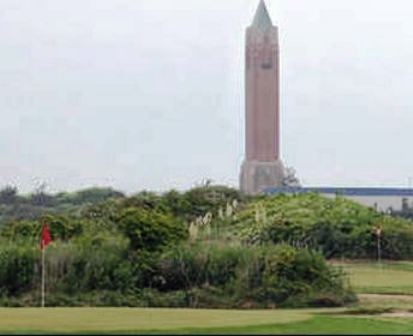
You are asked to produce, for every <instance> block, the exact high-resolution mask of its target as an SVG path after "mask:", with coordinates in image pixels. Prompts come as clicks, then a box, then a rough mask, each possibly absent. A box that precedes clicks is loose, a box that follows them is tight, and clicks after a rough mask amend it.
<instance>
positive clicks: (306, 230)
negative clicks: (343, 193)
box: [0, 185, 413, 309]
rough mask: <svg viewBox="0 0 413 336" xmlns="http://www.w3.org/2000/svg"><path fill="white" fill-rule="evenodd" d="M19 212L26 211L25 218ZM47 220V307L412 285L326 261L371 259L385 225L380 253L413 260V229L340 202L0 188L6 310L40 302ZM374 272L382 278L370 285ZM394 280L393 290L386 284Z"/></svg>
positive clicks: (406, 275) (215, 304)
mask: <svg viewBox="0 0 413 336" xmlns="http://www.w3.org/2000/svg"><path fill="white" fill-rule="evenodd" d="M23 205H24V206H26V207H28V208H26V210H28V211H27V212H22V213H20V212H19V211H18V209H19V208H20V207H22V206H23ZM2 209H3V210H4V209H5V210H4V211H3V210H2ZM33 209H34V210H33ZM29 210H30V211H29ZM14 211H16V212H17V214H18V215H16V216H14V215H13V213H14ZM33 218H34V219H33ZM42 223H47V224H48V225H49V227H50V230H51V234H52V239H53V243H52V244H51V245H50V246H49V247H48V248H47V269H46V271H47V272H46V274H47V278H46V283H47V305H48V306H55V307H79V306H96V307H106V306H112V307H125V306H129V307H165V308H169V307H179V308H186V307H189V308H225V309H232V308H243V309H249V308H255V309H262V308H275V307H276V308H292V307H294V308H296V307H340V306H345V305H348V304H351V303H353V302H355V301H356V296H355V295H354V293H353V291H352V289H351V287H350V284H349V281H348V279H347V276H345V273H346V272H347V273H349V274H350V278H351V281H352V282H353V284H354V287H355V289H356V290H357V291H358V292H363V293H410V290H411V285H410V267H411V265H410V264H408V263H404V264H401V263H400V264H397V265H396V264H392V266H391V267H392V268H391V270H390V271H389V273H388V275H387V273H386V275H384V274H383V275H380V274H378V275H377V273H374V270H371V269H369V268H367V267H365V268H363V269H360V270H356V271H355V272H353V270H354V267H358V266H351V267H347V266H346V265H344V267H341V268H340V267H336V266H332V265H329V264H328V263H327V262H326V261H325V257H326V258H343V257H347V258H360V257H363V258H373V259H374V258H375V257H376V251H377V248H376V237H375V236H374V228H375V227H376V226H380V227H382V228H383V236H382V249H383V251H382V256H383V257H384V258H387V259H400V258H406V259H407V258H410V257H411V256H412V254H413V244H412V243H413V225H412V222H410V221H408V220H404V219H400V218H393V217H390V216H386V215H382V214H380V213H377V212H375V211H374V210H372V209H368V208H365V207H362V206H360V205H358V204H355V203H353V202H350V201H347V200H345V199H342V198H340V197H337V198H335V199H326V198H323V197H321V196H318V195H314V194H305V195H296V196H285V195H280V196H277V197H255V198H245V197H243V196H242V195H240V194H239V193H238V191H236V190H233V189H231V188H226V187H222V186H210V185H207V186H204V187H197V188H194V189H192V190H189V191H187V192H185V193H180V192H177V191H170V192H167V193H164V194H155V193H151V192H141V193H139V194H136V195H133V196H130V197H127V196H126V195H123V194H122V193H119V192H117V191H114V190H111V189H96V188H95V189H89V190H84V191H80V192H76V193H72V194H69V193H64V194H58V195H48V194H46V193H45V192H44V191H38V192H36V193H35V194H34V195H28V196H20V195H18V194H17V191H16V190H14V189H12V188H6V189H4V190H3V191H0V305H3V306H11V307H16V306H23V307H28V306H37V305H38V304H39V301H40V300H39V285H40V275H41V265H40V259H41V258H40V250H39V247H38V243H39V234H40V229H41V225H42ZM386 265H387V264H386ZM386 267H387V266H386ZM389 267H390V266H389ZM369 270H370V271H372V272H373V273H374V274H376V275H375V278H374V281H370V282H367V281H366V282H363V279H364V278H370V277H371V276H372V274H373V273H369V272H370V271H369ZM363 272H365V275H363ZM393 276H394V277H397V278H398V281H399V282H398V283H397V289H396V288H395V287H391V288H389V287H388V285H386V284H384V285H383V283H384V281H386V280H387V279H389V278H390V277H393Z"/></svg>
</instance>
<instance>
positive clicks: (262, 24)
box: [252, 0, 272, 30]
mask: <svg viewBox="0 0 413 336" xmlns="http://www.w3.org/2000/svg"><path fill="white" fill-rule="evenodd" d="M252 26H253V27H256V28H259V29H261V30H267V29H269V28H271V27H272V21H271V17H270V14H269V13H268V9H267V6H266V5H265V2H264V0H260V4H259V5H258V9H257V12H256V13H255V17H254V22H253V23H252Z"/></svg>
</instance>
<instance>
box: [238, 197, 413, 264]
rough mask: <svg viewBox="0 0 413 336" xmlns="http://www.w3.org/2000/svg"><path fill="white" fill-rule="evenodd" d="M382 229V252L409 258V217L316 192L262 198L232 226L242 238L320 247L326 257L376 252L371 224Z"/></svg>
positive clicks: (412, 241) (412, 237)
mask: <svg viewBox="0 0 413 336" xmlns="http://www.w3.org/2000/svg"><path fill="white" fill-rule="evenodd" d="M379 226H380V227H381V228H382V229H383V233H382V239H381V253H382V257H383V258H386V259H394V260H401V259H410V258H413V222H411V221H409V220H405V219H401V218H394V217H391V216H387V215H383V214H380V213H378V212H376V211H374V210H373V209H370V208H367V207H364V206H361V205H359V204H357V203H354V202H352V201H349V200H346V199H344V198H341V197H336V198H334V199H328V198H325V197H322V196H319V195H317V194H299V195H291V196H287V195H278V196H275V197H266V198H260V199H257V200H255V201H252V202H250V203H248V204H246V206H245V207H244V209H243V210H241V211H240V212H239V213H238V214H237V217H236V219H234V220H233V223H232V227H233V231H234V232H235V233H236V234H238V236H239V238H240V239H241V240H242V241H243V242H246V243H252V244H267V243H280V242H286V243H289V244H291V245H294V246H305V247H309V248H312V249H316V250H319V251H321V252H322V254H323V255H324V256H326V257H327V258H342V257H345V258H351V259H364V258H366V259H372V258H376V257H377V237H376V236H375V232H374V231H375V228H376V227H379Z"/></svg>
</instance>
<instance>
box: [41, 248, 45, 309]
mask: <svg viewBox="0 0 413 336" xmlns="http://www.w3.org/2000/svg"><path fill="white" fill-rule="evenodd" d="M45 252H46V246H43V248H42V308H44V302H45V300H44V295H45V283H44V282H45V273H46V272H45V267H44V266H45Z"/></svg>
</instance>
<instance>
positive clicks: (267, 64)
mask: <svg viewBox="0 0 413 336" xmlns="http://www.w3.org/2000/svg"><path fill="white" fill-rule="evenodd" d="M272 64H273V57H272V52H271V43H270V41H269V38H268V36H265V37H264V48H263V60H262V65H261V67H262V68H263V69H271V68H272Z"/></svg>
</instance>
